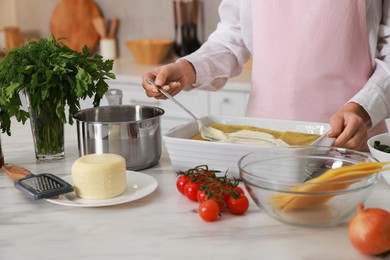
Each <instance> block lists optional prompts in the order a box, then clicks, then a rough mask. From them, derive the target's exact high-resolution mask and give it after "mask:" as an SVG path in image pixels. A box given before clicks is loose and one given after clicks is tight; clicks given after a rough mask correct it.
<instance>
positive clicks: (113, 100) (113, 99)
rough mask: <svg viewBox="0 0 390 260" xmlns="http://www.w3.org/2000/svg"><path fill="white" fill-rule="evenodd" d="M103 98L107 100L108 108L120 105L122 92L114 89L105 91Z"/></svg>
mask: <svg viewBox="0 0 390 260" xmlns="http://www.w3.org/2000/svg"><path fill="white" fill-rule="evenodd" d="M105 96H106V98H107V101H108V105H109V106H118V105H122V97H123V93H122V90H120V89H116V88H112V89H109V90H107V92H106V94H105Z"/></svg>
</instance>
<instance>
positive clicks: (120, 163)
mask: <svg viewBox="0 0 390 260" xmlns="http://www.w3.org/2000/svg"><path fill="white" fill-rule="evenodd" d="M72 180H73V186H74V189H75V192H76V195H77V196H78V197H80V198H83V199H93V200H99V199H108V198H113V197H116V196H119V195H121V194H122V193H123V192H125V190H126V187H127V181H126V161H125V159H124V158H123V157H122V156H120V155H117V154H108V153H105V154H88V155H85V156H82V157H80V158H78V159H77V160H76V161H75V162H74V163H73V165H72Z"/></svg>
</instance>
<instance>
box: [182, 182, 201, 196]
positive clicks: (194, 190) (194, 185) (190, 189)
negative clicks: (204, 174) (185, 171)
mask: <svg viewBox="0 0 390 260" xmlns="http://www.w3.org/2000/svg"><path fill="white" fill-rule="evenodd" d="M199 188H200V183H198V182H192V181H190V182H188V183H187V184H186V186H184V195H186V197H187V198H188V199H190V200H193V201H198V198H197V195H198V190H199Z"/></svg>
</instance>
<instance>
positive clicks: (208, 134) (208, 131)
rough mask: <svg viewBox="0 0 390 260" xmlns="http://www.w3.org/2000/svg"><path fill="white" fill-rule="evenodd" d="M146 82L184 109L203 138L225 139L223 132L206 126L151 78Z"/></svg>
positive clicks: (211, 139) (212, 139)
mask: <svg viewBox="0 0 390 260" xmlns="http://www.w3.org/2000/svg"><path fill="white" fill-rule="evenodd" d="M147 82H149V83H150V84H151V85H154V86H156V87H157V89H158V90H159V91H160V92H161V94H163V95H164V96H166V97H167V98H168V99H170V100H171V101H173V102H174V103H175V104H176V105H178V106H179V107H181V108H182V109H183V110H184V111H186V112H187V113H188V114H189V115H190V116H191V117H192V118H194V119H195V121H196V122H197V123H198V128H199V132H200V134H201V136H202V137H203V138H204V139H207V140H210V141H223V140H225V139H227V136H226V134H225V133H224V132H222V131H221V130H219V129H216V128H214V127H210V126H206V125H205V124H204V123H203V122H202V121H201V120H200V119H198V118H197V117H196V116H195V115H194V114H193V113H192V112H191V111H190V110H188V109H187V108H186V107H185V106H184V105H182V104H181V103H180V102H179V101H177V99H175V98H174V97H172V96H171V95H170V94H168V93H167V92H166V91H165V90H164V89H162V88H160V87H159V86H157V85H156V84H155V83H154V81H153V80H152V79H148V80H147Z"/></svg>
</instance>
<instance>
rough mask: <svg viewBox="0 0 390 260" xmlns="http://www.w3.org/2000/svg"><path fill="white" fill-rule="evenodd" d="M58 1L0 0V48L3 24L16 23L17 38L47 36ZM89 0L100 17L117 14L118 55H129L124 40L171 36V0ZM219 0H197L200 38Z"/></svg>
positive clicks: (212, 24) (212, 25)
mask: <svg viewBox="0 0 390 260" xmlns="http://www.w3.org/2000/svg"><path fill="white" fill-rule="evenodd" d="M75 1H84V0H75ZM59 2H60V0H0V48H1V49H4V46H3V45H4V44H5V39H4V38H5V36H4V34H5V33H4V28H5V27H7V26H17V27H18V28H19V30H20V34H21V38H26V37H33V38H42V37H47V36H48V35H49V34H50V21H51V16H52V14H53V11H54V10H55V8H56V6H57V5H58V4H59ZM93 2H94V3H95V4H96V5H97V7H98V8H99V9H100V12H101V15H102V17H103V18H105V19H111V18H113V17H117V18H119V26H118V29H117V34H116V40H117V46H118V50H117V52H118V53H117V55H118V57H124V58H125V57H130V56H131V54H130V52H129V51H128V50H127V49H126V46H125V42H126V41H127V40H132V39H139V38H168V39H172V40H173V39H174V19H173V7H172V0H94V1H93ZM220 2H221V0H199V14H198V38H199V40H200V41H201V42H203V41H204V40H205V39H206V38H207V37H208V35H209V34H210V33H211V32H212V31H213V30H214V29H215V28H216V25H217V23H218V20H219V17H218V6H219V4H220ZM69 19H72V17H69ZM97 48H99V47H97ZM97 51H98V50H97Z"/></svg>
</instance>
